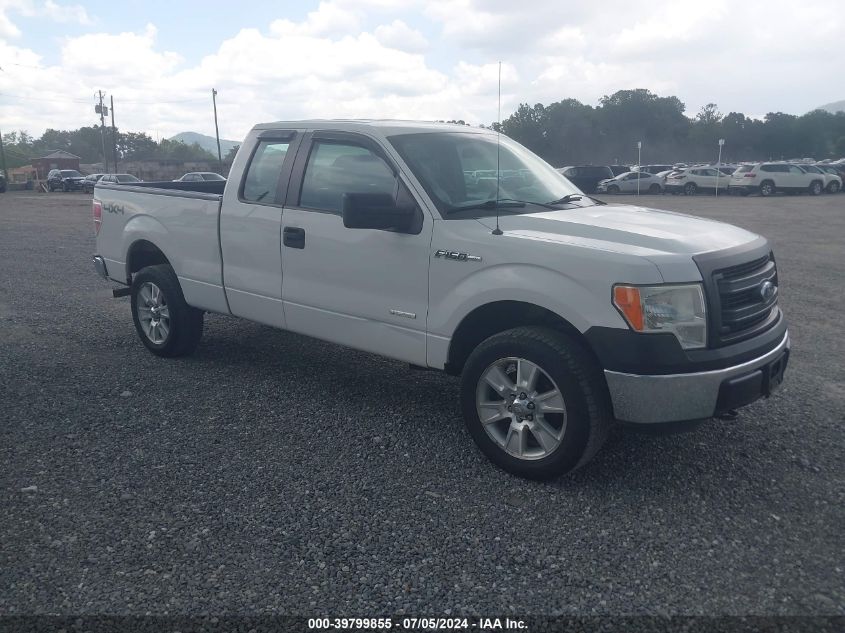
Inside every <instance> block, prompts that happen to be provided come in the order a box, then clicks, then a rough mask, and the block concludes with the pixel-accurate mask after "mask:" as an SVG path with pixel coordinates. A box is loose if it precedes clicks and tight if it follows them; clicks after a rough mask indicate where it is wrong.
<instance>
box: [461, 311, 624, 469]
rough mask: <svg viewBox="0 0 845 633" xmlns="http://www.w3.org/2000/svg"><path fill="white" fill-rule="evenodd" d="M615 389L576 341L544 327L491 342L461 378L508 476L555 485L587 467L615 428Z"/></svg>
mask: <svg viewBox="0 0 845 633" xmlns="http://www.w3.org/2000/svg"><path fill="white" fill-rule="evenodd" d="M609 402H610V400H609V396H608V394H607V385H606V383H605V382H604V377H603V376H602V374H601V371H600V369H599V368H598V367H597V366H596V364H595V362H594V361H593V359H592V357H591V356H590V355H589V354H588V353H587V351H586V350H585V349H584V348H583V347H582V346H581V345H580V343H579V342H578V341H576V340H574V339H573V338H571V337H569V336H567V335H566V334H564V333H562V332H558V331H556V330H552V329H549V328H541V327H520V328H515V329H512V330H508V331H506V332H502V333H500V334H496V335H494V336H491V337H490V338H488V339H487V340H486V341H484V342H483V343H481V344H480V345H479V346H478V347H477V348H476V349H475V350H474V351H473V352H472V354H471V355H470V357H469V359H468V360H467V362H466V365H465V367H464V371H463V374H462V376H461V407H462V409H463V415H464V421H465V423H466V426H467V429H468V431H469V433H470V435H471V436H472V438H473V440H475V443H476V444H477V445H478V447H479V448H480V449H481V451H482V452H483V453H484V454H485V455H486V456H487V457H488V458H489V459H490V461H492V462H493V463H494V464H496V465H498V466H499V467H501V468H503V469H504V470H506V471H508V472H510V473H513V474H515V475H519V476H522V477H527V478H529V479H549V478H552V477H556V476H558V475H562V474H564V473H567V472H569V471H572V470H574V469H576V468H578V467H580V466H582V465H583V464H585V463H587V462H588V461H589V460H590V459H591V458H592V457H593V455H595V454H596V452H597V451H598V450H599V448H601V446H602V444H603V443H604V440H605V439H606V437H607V432H608V430H609V428H610V424H611V421H612V414H611V411H610V404H609Z"/></svg>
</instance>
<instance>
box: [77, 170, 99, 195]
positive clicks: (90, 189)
mask: <svg viewBox="0 0 845 633" xmlns="http://www.w3.org/2000/svg"><path fill="white" fill-rule="evenodd" d="M102 177H103V174H88V175H87V176H85V180H83V181H82V191H83V192H85V193H94V185H96V184H97V181H99V180H100V178H102Z"/></svg>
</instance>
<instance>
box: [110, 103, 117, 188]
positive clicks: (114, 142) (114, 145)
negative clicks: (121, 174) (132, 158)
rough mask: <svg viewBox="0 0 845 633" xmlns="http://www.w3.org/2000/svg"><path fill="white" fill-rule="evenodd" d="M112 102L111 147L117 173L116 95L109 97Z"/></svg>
mask: <svg viewBox="0 0 845 633" xmlns="http://www.w3.org/2000/svg"><path fill="white" fill-rule="evenodd" d="M109 103H110V104H111V149H112V162H113V163H114V171H115V173H117V130H115V127H114V95H112V96H110V97H109Z"/></svg>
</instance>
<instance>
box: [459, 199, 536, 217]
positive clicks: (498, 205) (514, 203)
mask: <svg viewBox="0 0 845 633" xmlns="http://www.w3.org/2000/svg"><path fill="white" fill-rule="evenodd" d="M524 206H525V202H523V201H522V200H505V199H504V198H499V199H498V200H496V199H495V198H491V199H490V200H482V201H481V202H469V203H467V204H458V205H455V206H454V207H449V208H448V209H446V213H447V214H451V213H457V212H458V211H467V210H469V209H516V208H521V207H524Z"/></svg>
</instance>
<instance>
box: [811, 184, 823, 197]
mask: <svg viewBox="0 0 845 633" xmlns="http://www.w3.org/2000/svg"><path fill="white" fill-rule="evenodd" d="M821 192H822V183H820V182H819V181H818V180H815V181H813V182H812V183H811V184H810V195H811V196H818V195H819V194H821Z"/></svg>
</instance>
